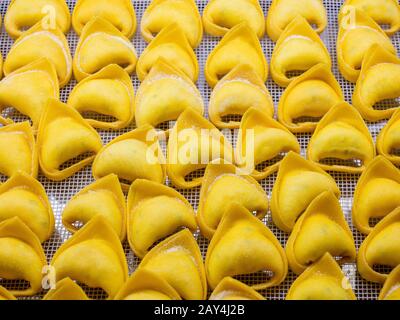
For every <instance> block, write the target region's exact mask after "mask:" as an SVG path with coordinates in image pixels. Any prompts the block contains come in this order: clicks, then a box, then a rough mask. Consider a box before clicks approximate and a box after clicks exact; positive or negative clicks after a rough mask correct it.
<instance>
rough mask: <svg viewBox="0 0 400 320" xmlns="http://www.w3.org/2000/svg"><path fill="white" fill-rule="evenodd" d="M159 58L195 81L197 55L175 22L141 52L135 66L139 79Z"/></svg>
mask: <svg viewBox="0 0 400 320" xmlns="http://www.w3.org/2000/svg"><path fill="white" fill-rule="evenodd" d="M160 58H163V59H164V60H166V61H168V63H169V64H170V65H173V66H174V67H175V68H176V69H178V70H180V71H182V72H183V73H184V74H186V76H187V77H188V78H190V79H191V80H192V82H196V81H197V78H198V76H199V63H198V61H197V57H196V55H195V53H194V51H193V49H192V47H191V46H190V43H189V40H188V39H187V38H186V35H185V33H184V31H183V30H182V29H181V28H180V27H179V26H178V24H176V23H172V24H169V25H168V26H167V27H165V28H164V29H162V30H161V31H160V32H159V33H158V35H157V36H156V37H155V38H154V40H152V41H151V42H150V44H149V45H148V46H147V47H146V49H145V50H144V51H143V53H142V54H141V56H140V58H139V61H138V63H137V68H136V73H137V76H138V78H139V80H140V81H143V80H144V79H145V78H146V77H147V75H148V74H149V72H150V70H151V69H152V68H153V66H154V64H155V63H156V62H157V60H159V59H160Z"/></svg>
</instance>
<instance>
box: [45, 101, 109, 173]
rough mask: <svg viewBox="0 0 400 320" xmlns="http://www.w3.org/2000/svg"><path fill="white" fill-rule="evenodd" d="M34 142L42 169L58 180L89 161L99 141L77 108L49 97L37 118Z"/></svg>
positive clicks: (98, 145) (91, 159)
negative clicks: (39, 117)
mask: <svg viewBox="0 0 400 320" xmlns="http://www.w3.org/2000/svg"><path fill="white" fill-rule="evenodd" d="M37 145H38V149H39V163H40V168H41V169H42V172H43V173H44V175H45V176H46V177H47V178H49V179H51V180H54V181H61V180H65V179H67V178H69V177H70V176H72V175H73V174H75V173H76V172H78V171H79V170H81V169H82V168H83V167H85V166H87V165H89V164H90V163H92V161H93V159H94V157H95V155H96V154H97V152H99V150H100V149H101V147H102V141H101V138H100V135H99V134H98V133H97V131H96V130H94V129H93V128H92V127H91V126H90V125H89V124H88V123H87V122H86V121H85V120H84V119H83V118H82V116H81V115H80V114H79V113H78V112H77V111H76V110H74V109H72V108H70V107H68V106H67V105H65V104H63V103H61V102H59V101H58V100H54V99H51V100H49V102H48V104H47V106H46V109H45V110H44V111H43V114H42V117H41V120H40V124H39V132H38V136H37ZM75 160H76V161H75Z"/></svg>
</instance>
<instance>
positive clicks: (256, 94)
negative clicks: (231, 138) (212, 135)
mask: <svg viewBox="0 0 400 320" xmlns="http://www.w3.org/2000/svg"><path fill="white" fill-rule="evenodd" d="M251 107H254V108H256V109H258V110H260V111H264V112H265V113H268V114H269V115H270V116H271V117H272V116H273V115H274V103H273V101H272V98H271V95H270V93H269V91H268V89H267V87H266V86H265V84H264V81H263V80H262V79H261V78H260V76H259V75H258V74H257V73H256V72H255V71H254V70H253V68H252V67H251V66H249V65H246V64H240V65H238V66H237V67H235V68H233V69H232V70H231V71H230V72H229V73H228V74H227V75H226V76H225V77H223V78H222V79H221V80H220V81H219V82H218V84H217V85H216V86H215V88H214V90H213V92H212V94H211V97H210V104H209V108H208V109H209V110H208V112H209V115H210V120H211V122H212V123H214V124H215V126H216V127H218V128H228V129H236V128H239V126H240V122H239V121H235V120H225V119H224V117H228V116H232V115H236V116H237V115H239V116H243V115H244V114H245V112H246V111H247V110H248V109H249V108H251Z"/></svg>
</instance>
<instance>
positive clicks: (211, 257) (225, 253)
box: [205, 203, 288, 290]
mask: <svg viewBox="0 0 400 320" xmlns="http://www.w3.org/2000/svg"><path fill="white" fill-rule="evenodd" d="M205 265H206V273H207V279H208V283H209V285H210V287H211V289H215V288H216V287H217V285H218V284H219V283H220V282H221V281H222V280H223V279H224V278H225V277H234V276H239V275H247V274H252V273H257V272H260V271H263V272H265V271H271V272H272V273H273V275H272V276H271V277H269V278H268V279H265V280H263V281H262V282H261V283H256V284H254V285H252V286H251V287H252V288H253V289H255V290H262V289H265V288H269V287H272V286H277V285H279V284H280V283H281V282H282V281H283V280H285V278H286V274H287V271H288V265H287V259H286V255H285V251H284V250H283V248H282V246H281V244H280V243H279V241H278V240H277V239H276V238H275V236H274V234H273V233H272V232H271V231H270V230H269V229H268V227H267V226H266V225H264V224H263V222H261V221H260V220H259V219H258V218H256V217H254V216H253V215H252V214H251V212H249V211H248V210H247V209H246V208H244V207H243V206H241V205H240V204H237V203H232V204H231V206H230V207H229V208H228V209H227V210H226V213H225V215H224V216H223V218H222V220H221V223H220V224H219V226H218V229H217V231H216V232H215V235H214V237H213V238H212V240H211V242H210V245H209V246H208V249H207V255H206V264H205Z"/></svg>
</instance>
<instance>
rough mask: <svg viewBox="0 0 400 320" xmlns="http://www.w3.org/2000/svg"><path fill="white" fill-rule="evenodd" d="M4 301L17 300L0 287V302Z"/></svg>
mask: <svg viewBox="0 0 400 320" xmlns="http://www.w3.org/2000/svg"><path fill="white" fill-rule="evenodd" d="M5 300H17V298H16V297H15V296H14V295H12V294H11V293H10V292H9V291H8V290H7V289H6V288H4V287H2V286H0V301H5Z"/></svg>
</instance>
